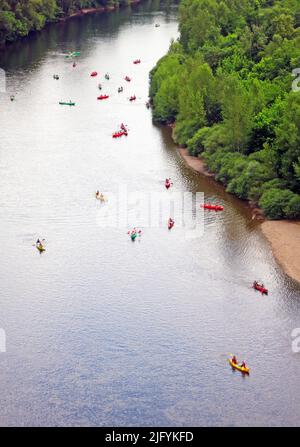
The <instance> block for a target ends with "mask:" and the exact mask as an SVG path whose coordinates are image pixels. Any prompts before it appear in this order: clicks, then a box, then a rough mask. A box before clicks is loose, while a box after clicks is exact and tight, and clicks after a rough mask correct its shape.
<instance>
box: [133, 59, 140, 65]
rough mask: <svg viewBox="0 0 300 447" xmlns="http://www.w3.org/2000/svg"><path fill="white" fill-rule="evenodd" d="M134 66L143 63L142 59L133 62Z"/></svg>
mask: <svg viewBox="0 0 300 447" xmlns="http://www.w3.org/2000/svg"><path fill="white" fill-rule="evenodd" d="M133 63H134V64H140V63H141V59H136V60H135V61H133Z"/></svg>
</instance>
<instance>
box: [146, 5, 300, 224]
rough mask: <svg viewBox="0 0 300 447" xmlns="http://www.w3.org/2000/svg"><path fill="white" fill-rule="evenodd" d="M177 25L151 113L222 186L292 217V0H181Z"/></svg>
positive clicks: (295, 205)
mask: <svg viewBox="0 0 300 447" xmlns="http://www.w3.org/2000/svg"><path fill="white" fill-rule="evenodd" d="M179 29H180V38H179V40H178V41H177V42H172V44H171V46H170V50H169V52H168V54H167V55H166V56H165V57H163V58H162V59H161V60H160V61H159V62H158V64H157V66H156V67H155V68H154V69H153V70H152V72H151V75H150V77H151V87H150V97H151V100H152V103H153V114H154V119H155V120H157V121H158V122H161V123H171V122H176V126H175V131H174V136H175V140H176V142H177V143H179V144H181V145H185V146H186V147H187V148H188V150H189V152H190V154H191V155H195V156H201V157H202V158H203V159H204V161H205V162H206V165H207V167H208V169H209V170H210V171H211V172H214V173H215V174H216V179H217V180H218V181H220V182H222V183H223V184H224V185H225V186H226V189H227V191H228V192H230V193H234V194H236V195H237V196H238V197H240V198H241V199H248V200H250V201H252V202H253V203H256V204H259V206H260V207H261V208H262V209H263V211H264V213H265V215H266V216H267V217H268V218H270V219H281V218H299V217H300V195H299V194H300V88H299V87H300V81H299V82H298V79H297V76H299V75H297V70H296V69H297V68H299V67H300V1H299V0H221V1H217V0H182V1H181V4H180V13H179ZM298 72H300V70H299V71H298ZM292 86H293V88H292Z"/></svg>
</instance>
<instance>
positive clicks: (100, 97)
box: [97, 95, 109, 101]
mask: <svg viewBox="0 0 300 447" xmlns="http://www.w3.org/2000/svg"><path fill="white" fill-rule="evenodd" d="M107 98H109V96H108V95H100V96H98V98H97V99H100V101H101V100H102V99H107Z"/></svg>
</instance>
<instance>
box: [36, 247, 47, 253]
mask: <svg viewBox="0 0 300 447" xmlns="http://www.w3.org/2000/svg"><path fill="white" fill-rule="evenodd" d="M36 248H37V249H38V250H39V252H40V253H42V251H45V250H46V249H45V247H43V245H36Z"/></svg>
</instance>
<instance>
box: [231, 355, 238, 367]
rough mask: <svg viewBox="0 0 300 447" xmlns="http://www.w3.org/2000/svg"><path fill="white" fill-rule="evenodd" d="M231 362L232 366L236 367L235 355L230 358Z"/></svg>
mask: <svg viewBox="0 0 300 447" xmlns="http://www.w3.org/2000/svg"><path fill="white" fill-rule="evenodd" d="M231 361H232V363H233V364H234V365H237V359H236V356H235V355H234V356H233V357H232V359H231Z"/></svg>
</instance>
